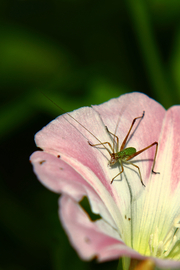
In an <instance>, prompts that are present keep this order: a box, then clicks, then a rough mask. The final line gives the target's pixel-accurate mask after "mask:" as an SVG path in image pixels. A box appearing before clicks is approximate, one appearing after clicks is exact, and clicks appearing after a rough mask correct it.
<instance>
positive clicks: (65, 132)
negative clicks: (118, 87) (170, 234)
mask: <svg viewBox="0 0 180 270" xmlns="http://www.w3.org/2000/svg"><path fill="white" fill-rule="evenodd" d="M143 111H145V116H144V118H143V119H142V120H141V121H139V120H138V121H137V123H136V125H135V126H134V128H133V130H132V133H131V137H130V139H129V140H128V142H127V145H126V147H135V148H136V149H137V151H138V150H141V149H142V148H144V147H147V146H148V145H150V144H152V143H153V142H155V141H158V142H159V151H158V155H157V160H156V166H155V171H160V175H158V174H156V175H154V174H152V162H153V159H154V153H155V147H154V146H153V147H152V148H149V149H148V150H146V151H144V152H143V153H141V154H140V155H139V156H137V157H135V158H134V159H133V160H132V161H133V162H135V164H137V165H138V166H139V168H140V170H141V174H142V178H143V182H144V183H145V185H147V187H146V188H143V187H142V184H141V182H140V178H139V174H138V172H137V171H136V169H135V168H134V167H132V165H127V166H124V173H123V174H121V175H120V176H118V177H117V178H116V179H115V180H114V182H113V184H112V185H111V184H110V182H111V179H112V178H113V177H114V176H115V175H117V174H118V173H119V172H120V170H121V168H120V166H114V167H113V168H109V167H108V166H107V162H108V160H109V158H110V156H109V153H108V152H107V151H106V149H102V147H100V148H97V147H92V146H90V145H89V144H88V141H90V142H91V143H93V144H97V143H99V140H100V141H101V142H107V141H109V142H112V136H110V135H109V134H108V132H107V131H106V128H105V126H107V127H108V129H109V130H110V131H111V132H112V133H114V132H115V129H116V125H117V123H118V126H117V133H116V134H117V136H118V137H119V142H120V145H121V143H122V141H123V140H124V138H125V136H126V134H127V132H128V130H129V128H130V126H131V123H132V120H133V119H134V118H135V117H138V116H141V115H142V112H143ZM179 111H180V109H179V107H172V108H171V109H170V110H168V112H167V113H166V111H165V109H164V108H163V107H162V106H161V105H160V104H158V103H157V102H155V101H154V100H152V99H150V98H149V97H147V96H146V95H143V94H141V93H132V94H126V95H123V96H121V97H120V98H118V99H112V100H110V101H109V102H107V103H104V104H102V105H99V106H93V108H89V107H84V108H81V109H79V110H77V111H74V112H72V113H71V115H72V116H73V117H74V118H75V119H76V120H77V121H79V122H80V124H78V123H77V122H76V121H75V120H73V119H72V118H70V116H69V115H65V117H64V116H60V117H58V118H57V119H55V120H54V121H52V122H51V123H50V124H48V125H47V126H46V127H44V128H43V129H42V130H41V131H40V132H39V133H38V134H37V135H36V144H37V146H38V147H40V148H41V149H43V150H44V151H38V152H35V153H34V154H33V155H32V156H31V161H32V163H33V165H34V170H35V173H36V174H37V175H38V178H39V180H40V181H41V182H42V183H43V184H44V185H45V186H46V187H48V188H50V189H51V190H52V191H54V192H57V193H62V194H64V195H63V196H62V198H61V208H60V217H61V220H62V223H63V226H64V228H65V229H66V231H67V234H68V236H69V238H70V241H71V242H72V245H73V246H74V247H75V249H76V250H77V251H78V253H79V254H80V256H81V257H82V258H83V259H90V258H93V257H94V256H96V257H98V260H100V261H105V260H109V259H114V258H119V257H120V256H123V255H125V256H128V257H132V258H137V259H145V258H147V256H142V255H140V254H139V253H138V252H136V251H135V250H138V251H139V250H140V248H141V246H143V244H144V245H146V246H147V249H148V250H149V246H148V241H149V237H150V234H151V233H152V232H154V231H155V229H156V227H157V226H160V227H162V225H163V224H166V226H171V224H172V223H173V220H174V218H175V217H176V215H177V213H179V212H178V211H179V205H180V199H179V193H180V184H179V178H180V172H179V170H180V168H179V161H180V149H179V139H178V136H177V134H179V131H180V130H179V129H180V128H179V126H180V125H179V123H180V113H179ZM81 124H82V125H84V127H85V128H83V127H82V126H81ZM86 128H87V129H88V130H89V131H87V130H86ZM91 132H92V133H93V134H94V136H93V135H92V134H91ZM59 155H60V156H61V157H60V158H59ZM137 161H138V162H137ZM84 196H87V198H88V200H89V202H90V205H91V210H92V212H94V213H96V214H99V215H101V217H102V219H101V220H98V221H96V222H92V221H91V220H90V219H89V218H88V216H87V215H86V213H85V212H84V211H83V210H82V209H81V207H80V206H79V204H78V202H79V201H80V200H81V199H82V198H83V197H84ZM152 201H153V202H154V203H152ZM163 228H164V227H163ZM163 233H164V231H163V232H162V234H163ZM121 239H123V240H124V242H125V243H126V245H125V244H124V243H123V242H122V240H121ZM131 239H133V248H134V249H135V250H133V249H131V248H129V247H128V246H131V244H132V242H131V241H132V240H131ZM143 241H144V242H143ZM148 252H149V251H147V253H148ZM147 253H146V254H147ZM154 260H155V261H156V263H157V265H158V266H159V267H165V268H167V267H176V266H179V265H180V263H179V262H176V261H168V260H161V259H155V258H154Z"/></svg>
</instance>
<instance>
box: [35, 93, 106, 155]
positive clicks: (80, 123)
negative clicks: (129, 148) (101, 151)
mask: <svg viewBox="0 0 180 270" xmlns="http://www.w3.org/2000/svg"><path fill="white" fill-rule="evenodd" d="M40 92H41V91H40ZM41 93H42V94H43V95H44V96H45V97H46V98H47V99H48V100H49V101H51V102H52V103H53V104H54V105H55V106H56V107H58V108H59V109H60V110H61V111H63V112H64V113H66V114H67V115H68V116H69V117H71V118H72V119H73V120H74V121H75V122H76V123H78V124H79V125H80V126H81V127H83V128H84V129H85V130H86V131H87V132H89V134H91V135H92V136H93V137H94V138H95V139H96V140H97V141H98V142H99V143H100V144H101V145H102V146H103V147H104V148H105V149H106V150H107V151H108V153H109V154H110V155H111V152H110V151H109V149H108V148H107V147H106V146H105V145H104V144H103V143H102V142H101V141H100V140H99V139H98V138H97V137H96V136H95V135H94V134H93V133H92V132H91V131H90V130H89V129H87V128H86V127H85V126H84V125H83V124H81V123H80V122H79V121H78V120H76V119H75V118H74V117H73V116H72V115H71V114H70V113H68V112H66V111H65V110H64V109H62V108H61V107H60V106H59V105H57V104H56V103H55V102H54V101H53V100H51V99H50V98H49V97H48V96H46V95H45V94H44V93H43V92H41ZM63 117H64V118H65V119H66V117H65V116H63ZM66 121H67V119H66Z"/></svg>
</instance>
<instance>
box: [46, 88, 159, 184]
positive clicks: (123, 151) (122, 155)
mask: <svg viewBox="0 0 180 270" xmlns="http://www.w3.org/2000/svg"><path fill="white" fill-rule="evenodd" d="M42 94H43V95H44V96H45V97H46V98H47V99H49V100H50V101H51V102H52V103H53V104H54V105H56V106H57V107H58V108H59V109H60V110H62V111H63V112H65V113H66V115H68V116H69V117H70V118H72V119H73V120H74V121H75V122H77V123H78V124H79V125H80V126H81V127H83V128H84V129H85V130H86V131H87V132H88V133H89V134H91V135H92V136H93V137H94V138H95V139H96V140H97V141H98V142H99V143H98V144H92V143H91V142H89V141H88V143H89V145H90V146H92V147H99V146H100V145H101V146H103V147H104V148H105V149H106V150H107V151H108V153H109V155H110V160H109V163H108V164H109V165H110V166H113V165H114V164H116V163H117V162H119V163H120V165H121V172H120V173H118V174H117V175H116V176H115V177H113V179H112V180H111V184H112V183H113V181H114V179H115V178H116V177H117V176H118V175H120V174H121V173H122V172H124V167H123V163H126V164H131V165H133V166H134V167H136V168H137V169H138V171H139V176H140V180H141V183H142V185H143V186H144V187H145V184H144V183H143V180H142V176H141V171H140V168H139V167H138V166H137V165H135V164H134V163H132V162H131V161H129V160H131V159H132V158H134V157H136V156H137V155H139V154H141V153H142V152H144V151H145V150H147V149H149V148H150V147H152V146H154V145H156V150H155V155H154V160H153V166H152V172H153V173H155V174H157V173H158V172H155V171H154V166H155V160H156V155H157V150H158V142H154V143H152V144H150V145H149V146H147V147H145V148H143V149H141V150H139V151H136V148H134V147H128V148H124V147H125V145H126V142H127V139H128V137H129V135H130V132H131V130H132V127H133V126H134V124H135V122H136V120H137V119H142V118H143V117H144V115H145V112H144V111H143V114H142V116H139V117H136V118H134V119H133V121H132V124H131V126H130V129H129V131H128V133H127V135H126V137H125V139H124V141H123V142H122V144H121V147H120V150H119V151H118V149H119V138H118V136H117V135H116V134H114V133H112V132H110V131H109V130H108V128H107V127H106V131H107V132H108V133H109V134H110V135H111V136H113V146H112V145H111V143H110V142H101V141H100V140H99V139H98V138H97V137H96V136H95V135H94V134H93V133H92V132H91V131H90V130H89V129H87V128H86V127H85V126H84V125H82V124H81V123H80V122H79V121H78V120H76V119H75V118H74V117H73V116H72V115H71V114H69V113H67V112H66V111H65V110H64V109H62V108H61V107H60V106H58V105H57V104H56V103H55V102H54V101H52V100H51V99H50V98H49V97H47V96H46V95H45V94H44V93H42ZM63 117H64V118H65V119H66V117H65V116H63ZM66 120H67V119H66ZM118 122H119V121H118ZM116 129H117V125H116ZM115 133H116V131H115ZM115 144H116V151H115ZM105 145H109V147H110V149H111V151H110V150H109V149H108V148H107V147H106V146H105Z"/></svg>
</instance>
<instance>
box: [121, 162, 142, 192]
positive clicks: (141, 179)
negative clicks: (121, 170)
mask: <svg viewBox="0 0 180 270" xmlns="http://www.w3.org/2000/svg"><path fill="white" fill-rule="evenodd" d="M126 163H128V164H131V165H133V166H134V167H136V168H137V169H138V171H139V176H140V180H141V184H142V185H143V186H144V187H146V186H145V184H144V183H143V180H142V176H141V171H140V168H139V167H138V166H137V165H135V164H134V163H132V162H130V161H126Z"/></svg>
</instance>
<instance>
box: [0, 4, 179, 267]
mask: <svg viewBox="0 0 180 270" xmlns="http://www.w3.org/2000/svg"><path fill="white" fill-rule="evenodd" d="M40 91H42V92H43V93H45V94H46V95H47V96H48V97H49V98H51V99H52V100H53V101H54V102H56V103H57V104H58V105H59V106H61V107H63V108H64V109H65V110H66V111H71V110H73V109H76V108H78V107H81V106H85V105H91V104H99V103H102V102H104V101H107V100H108V99H110V98H113V97H118V96H119V95H121V94H124V93H127V92H132V91H139V92H143V93H146V94H148V95H149V96H151V97H152V98H154V99H156V100H157V101H159V102H160V103H161V104H162V105H163V106H165V108H168V107H170V106H172V105H174V104H178V103H179V100H180V1H179V0H136V1H134V0H119V1H107V0H101V1H98V0H96V1H88V0H69V1H58V0H54V1H46V0H42V1H40V0H36V1H7V0H4V1H3V0H2V1H1V3H0V105H1V106H0V138H1V148H0V150H1V162H0V176H1V188H0V270H1V269H3V270H11V269H12V270H32V269H33V270H37V269H45V270H46V269H47V270H49V269H52V270H59V269H67V270H68V269H79V270H81V269H83V270H85V269H89V270H91V269H116V266H117V261H115V262H109V263H104V264H96V262H95V261H93V262H82V261H81V260H80V259H79V258H78V256H77V255H76V252H75V251H74V250H73V249H72V248H71V246H70V245H69V242H68V239H67V237H66V235H65V233H64V231H63V230H62V228H61V224H60V222H59V220H58V215H57V210H58V205H57V200H58V195H56V194H53V193H51V192H50V191H48V190H46V189H45V188H44V187H43V186H42V185H41V184H40V183H39V182H38V180H37V179H36V176H35V175H34V174H33V172H32V168H31V165H30V163H29V161H28V159H29V156H30V154H31V153H32V152H33V151H35V150H36V146H35V144H34V135H35V133H36V132H37V131H39V130H40V129H41V128H42V127H43V126H44V125H46V124H47V123H48V122H49V121H51V120H52V119H53V118H54V117H56V116H58V115H59V114H60V113H61V111H60V109H58V108H57V107H56V106H55V105H53V104H52V103H51V102H50V101H49V100H47V99H46V98H45V97H44V96H43V95H42V93H41V92H40ZM72 147H73V145H72Z"/></svg>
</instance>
